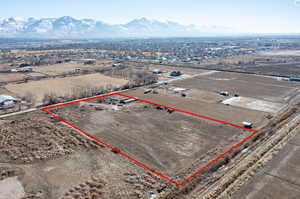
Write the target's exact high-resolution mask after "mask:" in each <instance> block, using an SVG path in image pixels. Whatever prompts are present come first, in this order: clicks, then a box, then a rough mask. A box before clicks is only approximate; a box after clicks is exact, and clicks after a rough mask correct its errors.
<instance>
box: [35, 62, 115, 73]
mask: <svg viewBox="0 0 300 199" xmlns="http://www.w3.org/2000/svg"><path fill="white" fill-rule="evenodd" d="M111 62H112V61H111V60H97V62H96V64H95V65H84V64H80V63H64V64H54V65H50V66H38V67H32V69H33V70H34V71H35V72H39V73H43V74H46V75H59V74H64V73H68V72H74V71H75V69H80V70H87V71H88V70H96V69H101V68H103V67H104V66H105V64H107V63H111Z"/></svg>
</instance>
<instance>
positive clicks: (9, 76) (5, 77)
mask: <svg viewBox="0 0 300 199" xmlns="http://www.w3.org/2000/svg"><path fill="white" fill-rule="evenodd" d="M25 77H26V75H25V74H22V73H0V83H4V82H9V81H18V80H22V79H24V78H25Z"/></svg>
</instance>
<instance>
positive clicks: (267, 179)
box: [232, 133, 300, 199]
mask: <svg viewBox="0 0 300 199" xmlns="http://www.w3.org/2000/svg"><path fill="white" fill-rule="evenodd" d="M299 153H300V134H299V133H298V134H297V135H296V136H295V137H294V138H292V139H291V140H290V141H289V143H288V144H287V145H286V146H285V147H284V148H283V149H282V150H281V151H280V153H279V154H277V155H276V156H275V157H274V158H273V159H272V160H271V161H270V162H269V163H268V164H267V165H266V166H265V167H264V168H263V169H262V170H261V171H259V173H258V174H257V175H256V176H255V177H254V178H253V179H251V180H250V181H249V182H247V183H246V184H244V185H243V186H242V188H241V189H240V190H238V191H237V192H236V193H234V194H233V197H232V198H233V199H240V198H248V199H255V198H266V199H267V198H270V199H271V198H272V199H282V198H291V199H293V198H295V199H296V198H299V197H300V170H299V163H300V156H299Z"/></svg>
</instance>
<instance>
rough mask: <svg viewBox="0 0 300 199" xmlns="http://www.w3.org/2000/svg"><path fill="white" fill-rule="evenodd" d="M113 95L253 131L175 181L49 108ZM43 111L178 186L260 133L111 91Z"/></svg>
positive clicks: (43, 109) (46, 108)
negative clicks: (182, 178) (183, 177)
mask: <svg viewBox="0 0 300 199" xmlns="http://www.w3.org/2000/svg"><path fill="white" fill-rule="evenodd" d="M112 95H119V96H122V97H126V98H131V99H135V100H138V101H141V102H145V103H148V104H152V105H156V106H160V107H164V108H168V109H171V110H175V111H178V112H181V113H186V114H189V115H193V116H196V117H200V118H204V119H207V120H210V121H213V122H218V123H221V124H226V125H229V126H234V127H237V128H240V129H243V130H247V131H250V132H252V133H251V134H250V135H248V136H247V137H246V138H244V139H243V140H242V141H240V142H239V143H237V144H236V145H234V146H233V147H231V148H230V149H229V150H228V151H226V152H224V153H222V154H221V155H219V156H218V157H216V158H215V159H214V160H212V161H210V162H209V163H208V164H207V165H205V166H204V167H202V168H200V169H199V170H198V171H196V172H195V173H193V174H192V175H190V176H189V177H187V178H186V179H185V180H184V181H182V182H181V183H177V182H175V181H174V180H173V179H171V178H169V177H168V176H166V175H164V174H162V173H160V172H158V171H156V170H154V169H152V168H151V167H149V166H147V165H146V164H144V163H142V162H140V161H138V160H136V159H134V158H132V157H131V156H129V155H127V154H125V153H124V152H122V151H121V150H120V149H116V148H114V147H113V146H111V145H110V144H108V143H106V142H104V141H102V140H101V139H99V138H97V137H96V136H93V135H91V134H89V133H87V132H85V131H83V130H82V129H80V128H79V127H77V126H75V125H73V124H71V123H69V122H67V121H65V120H63V119H62V118H60V117H58V116H57V115H55V114H54V113H52V112H50V111H49V109H53V108H56V107H60V106H65V105H69V104H75V103H78V102H83V101H88V100H92V99H98V98H102V97H108V96H112ZM41 110H42V111H44V112H46V113H48V114H50V115H51V116H53V117H54V118H56V119H57V120H59V121H61V122H63V123H65V124H66V125H68V126H70V127H72V128H74V129H76V130H77V131H79V132H80V133H82V134H83V135H85V136H87V137H89V138H90V139H92V140H94V141H96V142H98V143H99V144H102V145H103V146H105V147H107V148H109V149H111V150H113V151H116V152H118V153H119V154H120V155H122V156H124V157H125V158H127V159H128V160H130V161H133V162H135V163H137V164H138V165H140V166H141V167H143V168H145V169H148V170H149V171H151V172H153V173H155V174H156V175H158V176H160V177H162V178H164V179H166V180H168V181H169V182H171V183H173V184H175V185H176V186H182V185H184V184H185V183H186V182H187V181H189V180H190V179H191V178H193V177H194V176H195V175H197V174H199V173H201V172H202V171H204V170H205V169H207V168H209V167H210V166H211V165H213V164H214V163H216V162H217V161H218V160H220V159H222V158H223V157H224V156H225V155H227V154H229V153H230V152H231V151H232V150H234V149H235V148H237V147H239V146H240V145H242V144H243V143H245V142H246V141H248V140H249V139H250V138H252V137H253V136H254V135H256V134H258V131H256V130H253V129H248V128H245V127H242V126H239V125H236V124H232V123H229V122H225V121H222V120H217V119H214V118H210V117H207V116H203V115H199V114H196V113H192V112H189V111H184V110H180V109H177V108H174V107H170V106H165V105H162V104H158V103H154V102H150V101H147V100H143V99H140V98H136V97H132V96H129V95H125V94H123V93H110V94H106V95H99V96H95V97H90V98H85V99H80V100H74V101H70V102H66V103H61V104H56V105H53V106H47V107H43V108H41Z"/></svg>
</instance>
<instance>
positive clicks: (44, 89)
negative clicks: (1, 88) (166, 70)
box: [5, 74, 127, 104]
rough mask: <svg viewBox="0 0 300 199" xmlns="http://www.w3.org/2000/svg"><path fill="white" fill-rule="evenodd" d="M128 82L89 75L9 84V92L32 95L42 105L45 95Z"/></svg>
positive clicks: (63, 94)
mask: <svg viewBox="0 0 300 199" xmlns="http://www.w3.org/2000/svg"><path fill="white" fill-rule="evenodd" d="M126 83H127V80H123V79H120V78H119V79H117V78H112V77H108V76H104V75H102V74H89V75H81V76H75V77H65V78H53V79H42V80H40V81H30V82H28V83H22V84H8V85H6V86H5V88H6V89H7V90H9V91H10V92H12V93H15V94H17V95H21V96H22V95H25V94H26V93H32V94H33V95H34V96H35V98H36V101H37V103H38V104H39V103H41V102H42V100H43V97H44V95H45V94H48V93H55V94H56V95H58V96H68V95H70V94H71V93H72V92H73V90H74V89H80V88H82V89H86V88H100V87H106V86H114V87H117V86H121V85H124V84H126Z"/></svg>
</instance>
